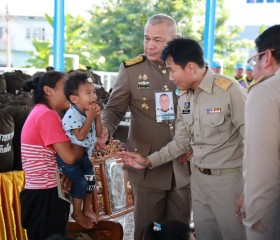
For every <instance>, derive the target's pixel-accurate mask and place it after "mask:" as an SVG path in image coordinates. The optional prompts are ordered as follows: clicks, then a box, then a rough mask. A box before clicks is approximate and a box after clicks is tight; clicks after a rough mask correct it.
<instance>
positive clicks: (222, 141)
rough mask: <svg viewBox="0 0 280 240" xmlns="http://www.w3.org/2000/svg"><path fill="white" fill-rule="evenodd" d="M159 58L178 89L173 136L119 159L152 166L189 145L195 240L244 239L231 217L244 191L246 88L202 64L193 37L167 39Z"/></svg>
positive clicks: (243, 233)
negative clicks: (143, 152) (141, 152)
mask: <svg viewBox="0 0 280 240" xmlns="http://www.w3.org/2000/svg"><path fill="white" fill-rule="evenodd" d="M162 58H163V60H164V61H166V66H167V69H168V70H169V72H170V79H171V81H173V82H174V84H175V85H176V86H177V87H178V88H180V89H181V91H182V95H181V97H180V98H179V102H178V109H177V118H176V133H175V137H174V139H173V141H171V142H170V143H168V144H167V145H166V146H165V147H163V148H162V149H161V150H159V151H157V152H155V153H153V154H151V155H150V156H148V157H147V158H144V157H141V156H140V155H139V154H136V153H121V154H119V157H122V160H121V161H123V162H124V164H125V165H128V166H132V167H135V168H140V169H141V168H143V167H146V166H149V167H152V168H154V167H157V166H159V165H161V164H163V163H166V162H168V161H169V160H170V159H173V158H175V157H177V156H179V155H181V154H182V153H184V152H186V151H187V150H188V149H189V147H188V144H189V145H190V146H191V148H192V149H193V157H192V161H191V167H192V175H191V190H192V207H193V217H194V226H195V230H196V234H197V239H199V240H221V239H224V240H228V239H232V240H233V239H236V240H237V239H238V240H243V239H246V236H245V229H244V227H243V226H242V224H241V223H240V222H239V220H238V218H237V217H236V215H235V204H236V201H237V200H238V199H239V196H240V195H241V194H242V191H243V181H242V156H243V145H242V144H243V128H244V106H245V99H246V90H245V89H243V88H242V87H241V86H240V85H239V84H238V83H237V82H236V81H234V80H232V79H230V78H226V77H224V76H221V75H217V74H214V73H213V72H212V70H211V69H209V68H208V67H205V64H204V59H203V51H202V49H201V47H200V46H199V44H198V43H197V42H196V41H194V40H191V39H176V40H173V41H171V42H170V43H169V44H168V45H167V47H166V48H165V49H164V50H163V54H162ZM184 91H185V93H184ZM186 91H187V92H186Z"/></svg>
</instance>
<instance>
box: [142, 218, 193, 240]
mask: <svg viewBox="0 0 280 240" xmlns="http://www.w3.org/2000/svg"><path fill="white" fill-rule="evenodd" d="M141 239H142V240H175V239H176V240H193V239H195V238H193V236H192V233H191V229H190V227H189V226H188V224H186V223H183V222H180V221H167V222H165V223H162V224H160V223H156V222H154V223H150V224H148V225H147V226H146V227H145V229H144V232H143V234H142V238H141Z"/></svg>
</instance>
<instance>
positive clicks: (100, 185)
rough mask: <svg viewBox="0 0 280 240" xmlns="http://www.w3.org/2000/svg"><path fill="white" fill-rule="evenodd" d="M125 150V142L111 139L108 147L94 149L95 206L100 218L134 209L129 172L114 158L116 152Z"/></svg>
mask: <svg viewBox="0 0 280 240" xmlns="http://www.w3.org/2000/svg"><path fill="white" fill-rule="evenodd" d="M123 150H124V144H123V143H121V142H120V141H118V140H114V139H111V140H110V142H109V144H108V146H107V147H106V149H104V150H94V151H93V156H92V158H91V161H92V163H93V167H94V170H95V175H96V184H95V191H94V194H93V207H94V211H95V212H96V213H97V215H98V217H99V219H109V218H110V219H111V218H115V217H118V216H121V215H124V214H126V213H128V212H131V211H133V192H132V187H131V184H130V182H129V180H128V177H127V172H126V171H125V170H124V169H123V166H122V164H118V163H116V159H115V158H114V153H116V152H119V151H123Z"/></svg>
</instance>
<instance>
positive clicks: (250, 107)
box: [243, 25, 280, 240]
mask: <svg viewBox="0 0 280 240" xmlns="http://www.w3.org/2000/svg"><path fill="white" fill-rule="evenodd" d="M255 43H256V49H257V54H256V55H255V56H253V57H252V58H250V59H249V60H248V62H249V63H251V64H253V66H254V69H255V70H254V78H255V79H258V80H257V82H256V83H255V84H254V85H253V86H251V87H250V89H249V93H248V100H247V102H246V111H245V152H244V159H243V161H244V170H243V175H244V183H245V186H244V198H245V212H246V218H245V219H244V220H243V223H244V224H245V226H246V232H247V238H248V240H268V239H269V240H278V239H280V117H279V116H280V44H279V43H280V25H275V26H272V27H270V28H268V29H267V30H266V31H264V32H263V33H262V34H261V35H260V36H259V37H258V38H257V39H256V40H255Z"/></svg>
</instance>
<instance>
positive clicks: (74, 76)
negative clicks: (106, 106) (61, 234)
mask: <svg viewBox="0 0 280 240" xmlns="http://www.w3.org/2000/svg"><path fill="white" fill-rule="evenodd" d="M64 93H65V96H66V98H67V99H68V100H69V101H70V103H71V106H70V108H69V109H68V110H67V112H66V113H65V115H64V117H63V119H62V124H63V128H64V130H65V132H66V134H67V135H68V137H69V138H70V140H71V142H72V143H73V144H77V145H80V146H83V147H85V148H86V152H85V154H84V156H83V158H81V159H80V160H79V161H78V162H76V163H74V164H73V165H69V164H66V163H64V162H63V161H62V159H61V158H60V157H59V156H57V162H58V166H59V169H60V170H61V171H62V172H63V173H64V174H65V175H66V176H68V177H69V178H70V180H71V181H72V189H71V195H72V198H73V213H72V218H73V219H74V220H75V221H76V222H77V223H78V224H80V225H81V226H82V227H84V228H90V227H91V226H92V223H93V222H95V223H97V221H98V220H97V216H96V214H95V213H94V212H93V210H92V206H91V204H92V192H93V189H94V185H95V175H94V171H93V166H92V163H91V161H90V159H89V157H91V155H92V150H93V148H94V144H95V142H96V138H97V137H99V136H101V134H102V124H101V117H100V114H101V110H100V107H99V106H98V105H97V104H96V99H97V96H96V91H95V86H94V84H93V82H92V80H91V78H89V77H88V76H87V74H85V73H82V72H79V71H74V72H72V73H71V74H69V78H68V81H67V82H66V84H65V88H64Z"/></svg>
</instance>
